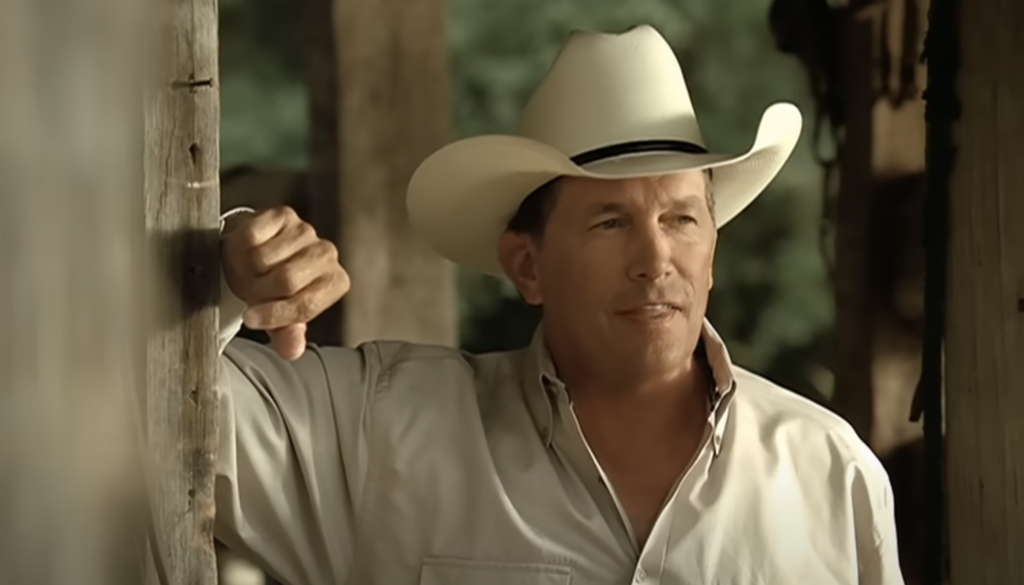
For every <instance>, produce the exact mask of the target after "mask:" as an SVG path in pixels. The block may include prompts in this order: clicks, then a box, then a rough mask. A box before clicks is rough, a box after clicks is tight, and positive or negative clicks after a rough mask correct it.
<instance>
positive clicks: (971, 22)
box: [929, 0, 1024, 585]
mask: <svg viewBox="0 0 1024 585" xmlns="http://www.w3.org/2000/svg"><path fill="white" fill-rule="evenodd" d="M933 2H934V3H935V4H936V8H935V10H934V13H933V17H932V27H933V32H934V33H935V34H939V32H940V31H941V32H942V33H944V34H943V36H942V37H941V38H939V39H936V43H935V49H934V51H935V52H936V53H937V54H936V55H935V56H932V55H931V54H929V59H932V58H937V57H943V58H944V65H945V66H946V70H945V72H944V75H946V76H948V77H947V79H948V83H940V82H939V80H935V82H936V83H935V87H934V91H935V92H936V93H935V95H932V91H933V88H932V87H929V109H931V108H932V105H933V104H932V100H933V99H935V100H936V101H938V102H939V103H938V104H936V107H938V106H940V105H942V101H939V100H944V101H945V108H944V112H943V113H944V114H945V115H946V116H947V117H955V116H956V115H957V112H958V111H959V113H960V115H959V120H958V121H957V122H956V124H955V126H953V127H952V131H951V132H950V134H951V136H950V137H949V138H951V139H954V140H955V143H954V144H955V156H953V157H952V158H951V159H950V158H946V159H945V160H944V161H942V160H940V161H939V163H940V164H941V163H943V162H945V163H946V168H951V169H952V173H951V177H949V181H950V182H949V197H950V205H949V217H950V221H949V224H948V225H949V238H950V242H949V264H948V266H949V276H948V305H947V311H946V361H945V364H946V405H947V410H946V413H947V414H946V433H947V434H946V437H947V438H946V442H947V445H946V448H947V450H948V455H947V456H948V468H947V485H948V490H949V491H948V502H949V538H950V567H951V576H952V582H953V583H954V585H968V584H969V585H1006V584H1008V583H1024V425H1022V424H1021V420H1022V417H1024V79H1022V77H1021V75H1020V72H1021V56H1022V55H1024V3H1021V2H1000V1H994V0H974V1H972V2H964V1H962V0H961V1H955V2H954V1H951V0H933ZM957 37H959V38H957ZM958 45H959V55H957V53H956V48H957V46H958ZM931 46H932V45H931V44H930V45H929V47H930V53H931V51H932V49H931ZM957 62H959V63H957ZM932 71H933V75H937V73H934V72H935V69H933V70H932ZM954 75H955V77H953V76H954ZM954 83H955V85H954ZM954 91H955V94H954ZM943 93H944V94H945V95H942V94H943ZM951 94H954V95H951ZM955 100H958V101H959V107H957V104H956V101H955ZM937 114H938V112H937ZM938 122H940V123H941V120H938ZM940 128H941V126H940ZM951 141H952V140H951ZM950 163H951V164H950ZM941 170H942V169H939V168H937V169H936V171H941ZM938 176H939V177H941V175H938ZM932 178H933V180H934V179H936V178H937V177H936V175H933V177H932Z"/></svg>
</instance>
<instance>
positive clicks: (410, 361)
mask: <svg viewBox="0 0 1024 585" xmlns="http://www.w3.org/2000/svg"><path fill="white" fill-rule="evenodd" d="M372 346H373V349H372V351H373V353H374V354H376V355H377V356H378V359H379V360H380V365H381V378H382V380H381V391H382V392H399V393H403V392H414V393H424V392H425V393H430V394H432V395H434V396H435V397H436V396H437V394H439V393H441V394H443V393H448V392H452V391H454V392H464V391H472V392H473V393H477V394H481V393H483V394H486V393H489V392H492V391H494V390H495V389H496V388H500V387H503V386H506V385H507V384H506V383H507V382H510V381H512V380H514V379H516V378H517V377H518V376H519V375H521V374H520V368H521V365H522V361H523V357H524V355H525V351H524V350H515V351H506V352H495V353H487V354H473V353H469V352H466V351H462V350H459V349H455V348H452V347H445V346H441V345H429V344H417V343H407V342H396V341H376V342H373V343H372Z"/></svg>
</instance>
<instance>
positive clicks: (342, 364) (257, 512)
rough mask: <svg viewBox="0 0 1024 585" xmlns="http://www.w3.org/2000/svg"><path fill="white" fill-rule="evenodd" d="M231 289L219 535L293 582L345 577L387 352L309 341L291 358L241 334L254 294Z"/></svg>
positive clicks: (224, 308)
mask: <svg viewBox="0 0 1024 585" xmlns="http://www.w3.org/2000/svg"><path fill="white" fill-rule="evenodd" d="M221 295H222V298H221V303H220V313H221V328H220V332H219V342H220V343H219V349H220V351H221V356H220V360H219V369H220V371H219V377H218V385H217V395H218V424H219V441H220V446H219V450H218V455H217V461H216V478H215V487H214V492H215V499H216V506H217V515H216V523H215V527H214V533H215V536H216V538H217V539H218V540H219V541H221V542H222V543H223V544H224V545H225V546H227V547H228V548H229V549H232V550H233V551H236V552H238V553H240V554H241V555H243V556H246V557H248V558H250V559H251V560H253V561H255V562H256V563H257V564H259V565H260V566H261V567H262V568H263V569H264V570H266V571H267V572H268V573H270V574H271V575H272V576H273V577H274V578H275V579H277V580H279V581H281V582H284V583H288V584H289V585H323V584H327V583H343V582H345V578H346V575H347V573H348V570H349V566H350V564H351V559H352V555H353V549H354V542H355V525H356V519H357V515H358V510H359V504H360V501H361V493H362V488H363V482H364V479H365V477H366V471H367V467H368V449H367V442H368V439H367V436H368V431H369V414H368V413H369V410H370V402H371V399H372V396H373V393H374V390H375V389H376V386H377V383H378V379H379V377H380V376H379V373H380V371H381V366H380V359H379V353H378V351H377V349H376V346H375V345H373V344H366V345H364V346H361V347H359V348H357V349H348V348H340V347H339V348H333V347H332V348H317V347H313V346H311V347H309V348H307V351H306V353H305V354H304V355H303V356H302V357H301V358H300V359H299V360H297V361H294V362H289V361H286V360H283V359H281V358H280V357H279V356H278V355H277V354H276V353H275V352H274V351H273V350H272V349H271V348H269V347H267V346H264V345H261V344H258V343H255V342H252V341H249V340H245V339H240V338H239V339H235V338H234V337H235V335H236V334H237V333H238V330H239V328H240V327H241V321H242V312H243V311H244V310H245V308H246V307H245V303H244V302H242V301H241V300H239V299H238V298H236V297H235V296H234V295H233V294H232V293H231V291H230V289H229V288H228V287H227V285H226V283H223V282H222V284H221ZM328 373H329V374H328Z"/></svg>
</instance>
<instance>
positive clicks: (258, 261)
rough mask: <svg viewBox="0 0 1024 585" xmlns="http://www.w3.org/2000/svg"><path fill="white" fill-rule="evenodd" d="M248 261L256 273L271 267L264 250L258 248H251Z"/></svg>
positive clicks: (261, 272) (263, 271)
mask: <svg viewBox="0 0 1024 585" xmlns="http://www.w3.org/2000/svg"><path fill="white" fill-rule="evenodd" d="M249 263H250V264H252V267H253V268H254V269H255V270H256V272H257V273H258V274H263V273H265V272H267V271H268V270H270V269H271V268H272V266H271V265H270V258H268V257H267V253H266V251H264V250H261V249H259V248H253V249H252V251H251V252H250V253H249Z"/></svg>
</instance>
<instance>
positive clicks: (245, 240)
mask: <svg viewBox="0 0 1024 585" xmlns="http://www.w3.org/2000/svg"><path fill="white" fill-rule="evenodd" d="M300 221H301V220H300V219H299V216H298V214H296V213H295V210H294V209H292V208H291V207H286V206H282V207H275V208H272V209H267V210H265V211H261V212H259V213H257V214H256V215H254V216H252V218H250V219H249V220H248V221H246V222H244V223H242V224H241V225H239V227H238V228H237V229H234V230H232V231H231V232H230V233H229V234H228V236H227V241H228V242H229V244H231V245H237V246H240V247H242V248H247V249H248V248H255V247H257V246H261V245H263V244H265V243H267V242H268V241H270V239H271V238H273V237H274V236H276V235H278V234H279V233H281V232H282V231H283V230H284V229H285V228H286V227H288V226H289V225H292V224H295V223H298V222H300Z"/></svg>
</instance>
